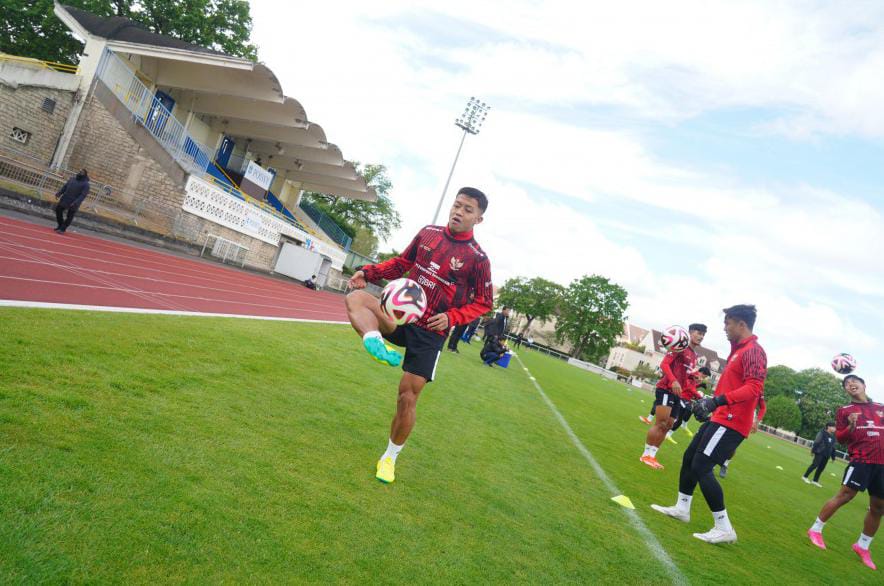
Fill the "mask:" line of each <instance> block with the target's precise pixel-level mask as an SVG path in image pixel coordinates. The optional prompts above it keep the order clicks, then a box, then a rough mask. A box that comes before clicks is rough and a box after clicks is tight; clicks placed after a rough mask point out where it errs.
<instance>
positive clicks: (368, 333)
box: [362, 330, 384, 342]
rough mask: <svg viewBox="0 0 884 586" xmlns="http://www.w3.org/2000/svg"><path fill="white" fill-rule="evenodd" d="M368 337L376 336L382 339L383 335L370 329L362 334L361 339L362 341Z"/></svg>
mask: <svg viewBox="0 0 884 586" xmlns="http://www.w3.org/2000/svg"><path fill="white" fill-rule="evenodd" d="M369 338H378V339H380V340H383V339H384V337H383V336H382V335H381V333H380V332H379V331H377V330H372V331H370V332H366V333H365V335H364V336H362V341H363V342H364V341H366V340H368V339H369Z"/></svg>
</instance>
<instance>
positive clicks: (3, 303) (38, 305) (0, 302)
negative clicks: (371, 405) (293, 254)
mask: <svg viewBox="0 0 884 586" xmlns="http://www.w3.org/2000/svg"><path fill="white" fill-rule="evenodd" d="M0 307H27V308H34V309H67V310H74V311H107V312H111V313H148V314H156V315H180V316H185V317H234V318H238V319H258V320H265V321H293V322H302V323H309V324H334V325H350V322H346V321H333V320H324V319H302V318H297V317H271V316H265V315H241V314H238V313H204V312H201V311H176V310H171V309H143V308H140V307H113V306H107V305H76V304H72V303H45V302H42V301H18V300H15V299H0Z"/></svg>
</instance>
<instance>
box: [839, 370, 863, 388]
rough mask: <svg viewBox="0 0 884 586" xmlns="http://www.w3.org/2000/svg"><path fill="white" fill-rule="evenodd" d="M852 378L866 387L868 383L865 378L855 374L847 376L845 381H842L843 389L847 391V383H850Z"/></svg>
mask: <svg viewBox="0 0 884 586" xmlns="http://www.w3.org/2000/svg"><path fill="white" fill-rule="evenodd" d="M852 378H855V379H856V380H858V381H859V382H861V383H862V384H863V386H866V381H865V379H864V378H862V377H861V376H856V375H855V374H848V375H847V376H845V377H844V380H843V381H841V388H843V389H846V388H847V381H849V380H850V379H852Z"/></svg>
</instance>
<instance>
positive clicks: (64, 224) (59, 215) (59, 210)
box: [55, 205, 77, 230]
mask: <svg viewBox="0 0 884 586" xmlns="http://www.w3.org/2000/svg"><path fill="white" fill-rule="evenodd" d="M65 210H67V212H68V217H67V219H65V217H64V212H65ZM76 213H77V208H73V207H63V206H61V205H57V206H55V219H56V221H57V222H58V229H59V230H67V229H68V226H70V225H71V222H73V221H74V214H76Z"/></svg>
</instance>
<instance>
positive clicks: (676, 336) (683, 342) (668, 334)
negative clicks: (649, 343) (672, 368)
mask: <svg viewBox="0 0 884 586" xmlns="http://www.w3.org/2000/svg"><path fill="white" fill-rule="evenodd" d="M690 343H691V336H690V335H689V334H688V331H687V330H686V329H684V328H683V327H681V326H669V327H668V328H666V329H665V330H663V334H662V335H661V336H660V345H661V346H663V347H664V348H666V350H668V351H669V352H682V351H684V349H685V348H687V347H688V346H689V345H690Z"/></svg>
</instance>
